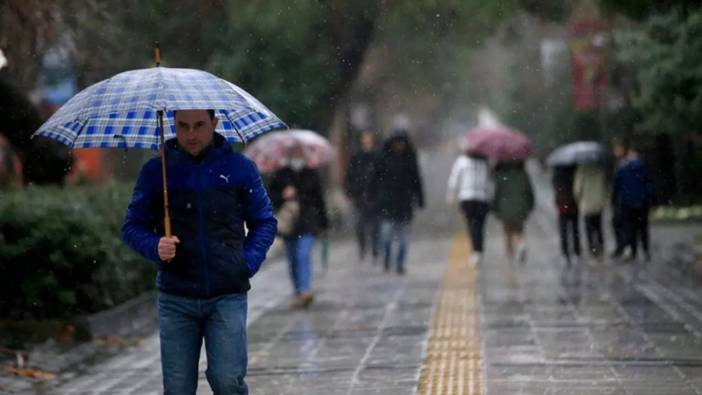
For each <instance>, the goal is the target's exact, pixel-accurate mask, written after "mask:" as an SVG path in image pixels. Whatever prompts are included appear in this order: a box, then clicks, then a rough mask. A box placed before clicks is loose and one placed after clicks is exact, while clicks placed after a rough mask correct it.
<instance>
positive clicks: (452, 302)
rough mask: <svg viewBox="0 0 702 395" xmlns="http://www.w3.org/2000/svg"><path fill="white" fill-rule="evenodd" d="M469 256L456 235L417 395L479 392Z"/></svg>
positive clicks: (474, 295)
mask: <svg viewBox="0 0 702 395" xmlns="http://www.w3.org/2000/svg"><path fill="white" fill-rule="evenodd" d="M471 253H472V251H471V247H470V243H469V242H468V239H467V237H466V235H465V234H458V235H456V236H455V237H454V240H453V243H452V245H451V251H450V253H449V262H448V269H447V270H446V274H445V276H444V282H443V286H442V289H441V291H440V292H441V294H440V296H439V304H438V306H437V309H436V312H435V313H434V320H433V322H432V328H431V334H430V336H429V344H428V346H427V357H426V359H425V360H424V365H423V366H422V372H421V376H420V380H419V390H418V394H420V395H468V394H481V393H482V386H481V372H482V368H481V354H480V311H479V306H478V299H477V284H476V281H477V278H478V271H477V269H476V268H474V267H473V265H470V264H468V258H469V256H470V254H471Z"/></svg>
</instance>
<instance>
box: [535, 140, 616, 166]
mask: <svg viewBox="0 0 702 395" xmlns="http://www.w3.org/2000/svg"><path fill="white" fill-rule="evenodd" d="M603 159H604V149H603V148H602V145H601V144H600V143H597V142H594V141H578V142H576V143H571V144H568V145H564V146H562V147H558V148H556V149H555V150H553V152H551V154H550V155H549V156H548V158H546V163H547V164H548V165H549V166H570V165H576V164H580V163H592V162H599V161H601V160H603Z"/></svg>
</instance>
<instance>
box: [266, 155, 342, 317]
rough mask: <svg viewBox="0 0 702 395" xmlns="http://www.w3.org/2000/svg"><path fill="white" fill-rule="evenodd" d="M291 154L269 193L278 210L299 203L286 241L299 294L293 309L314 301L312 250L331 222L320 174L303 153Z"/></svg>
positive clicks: (291, 271) (275, 176)
mask: <svg viewBox="0 0 702 395" xmlns="http://www.w3.org/2000/svg"><path fill="white" fill-rule="evenodd" d="M291 155H292V156H291V158H290V160H289V164H288V166H287V167H285V168H283V169H281V170H279V171H277V172H276V173H274V175H273V178H272V180H271V184H270V188H269V190H270V196H271V200H272V202H273V208H274V209H275V210H276V211H278V210H279V209H280V208H281V207H282V206H283V204H284V203H285V202H286V201H288V200H295V201H297V203H298V204H299V213H298V214H297V215H296V218H295V220H294V223H293V226H292V230H291V231H290V232H289V233H288V234H285V235H283V240H284V241H285V249H286V252H287V256H288V264H289V268H290V278H291V280H292V285H293V288H294V292H295V295H294V297H293V302H292V307H307V306H309V305H310V304H311V303H312V301H313V300H314V294H313V293H312V264H311V259H312V248H313V247H314V243H315V241H316V238H317V235H318V234H320V233H322V232H325V231H326V230H327V229H328V227H329V220H328V218H327V209H326V204H325V202H324V193H323V191H322V183H321V181H320V177H319V173H318V172H317V171H316V170H314V169H311V168H308V167H306V165H305V159H304V157H303V156H302V154H301V151H297V153H295V152H293V153H292V154H291Z"/></svg>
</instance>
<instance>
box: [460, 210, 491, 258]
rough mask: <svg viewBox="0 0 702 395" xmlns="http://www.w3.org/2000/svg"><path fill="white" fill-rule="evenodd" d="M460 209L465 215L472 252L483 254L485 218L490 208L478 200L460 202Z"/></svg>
mask: <svg viewBox="0 0 702 395" xmlns="http://www.w3.org/2000/svg"><path fill="white" fill-rule="evenodd" d="M461 209H463V214H465V217H466V222H467V223H468V233H469V234H470V241H471V243H473V251H475V252H478V253H482V252H483V240H484V234H485V218H486V217H487V214H488V211H490V206H489V205H488V204H487V203H486V202H481V201H479V200H464V201H462V202H461Z"/></svg>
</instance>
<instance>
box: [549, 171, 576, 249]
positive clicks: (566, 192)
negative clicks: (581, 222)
mask: <svg viewBox="0 0 702 395" xmlns="http://www.w3.org/2000/svg"><path fill="white" fill-rule="evenodd" d="M575 170H576V167H575V165H573V166H556V167H554V168H553V178H552V180H551V181H552V184H553V192H554V201H555V203H556V209H557V210H558V228H559V231H560V232H559V233H560V238H561V253H562V254H563V257H564V258H565V260H566V262H567V263H570V261H571V260H570V259H571V254H575V256H576V257H578V258H579V257H580V229H579V227H578V204H577V202H576V201H575V194H574V193H573V182H574V180H575Z"/></svg>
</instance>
